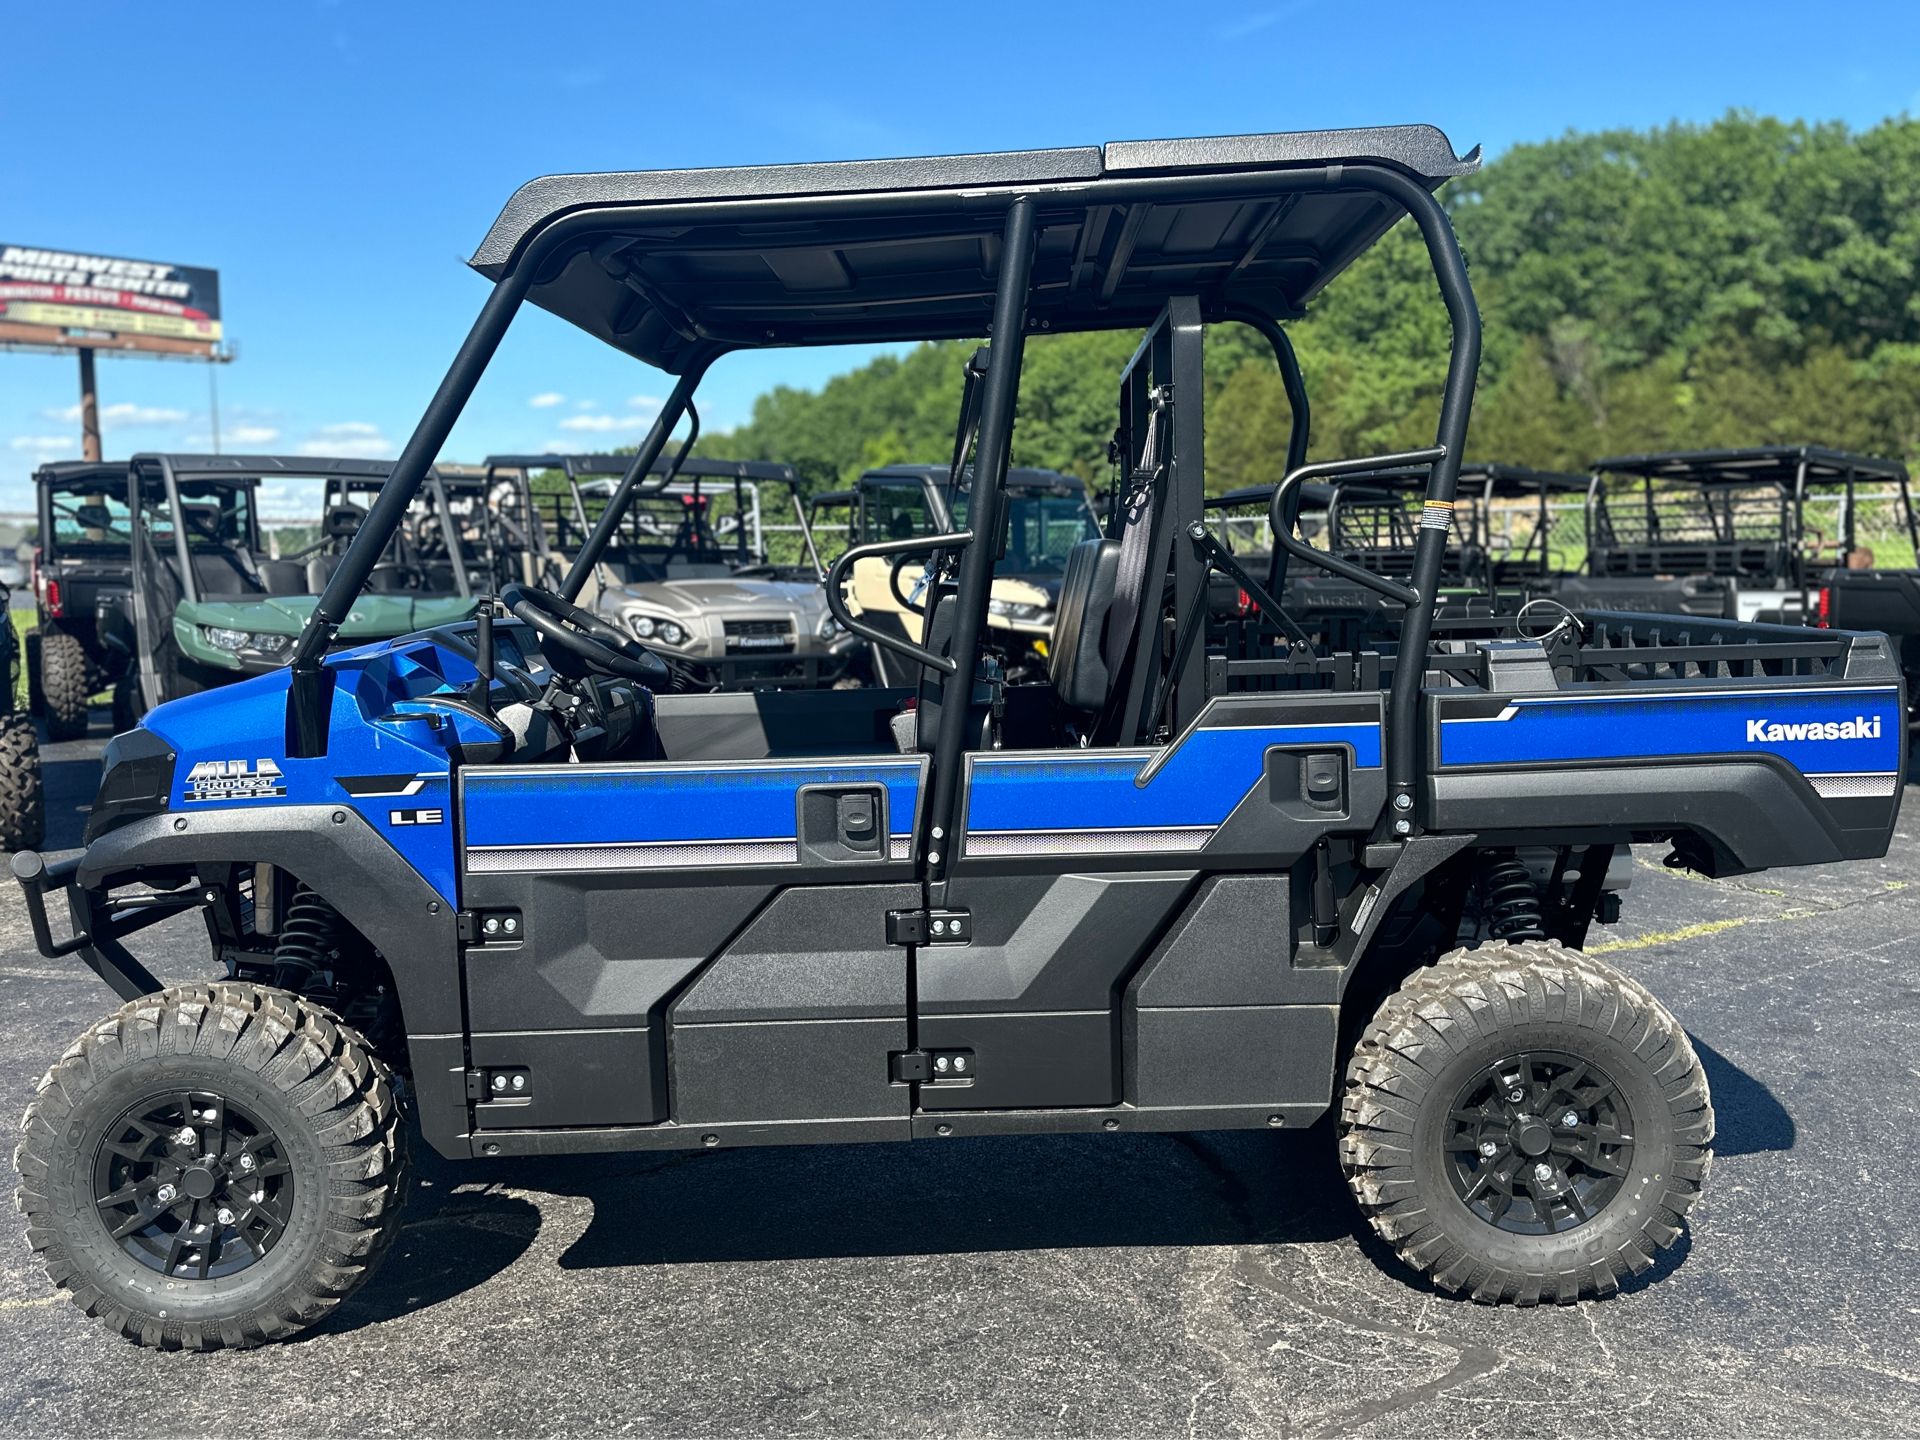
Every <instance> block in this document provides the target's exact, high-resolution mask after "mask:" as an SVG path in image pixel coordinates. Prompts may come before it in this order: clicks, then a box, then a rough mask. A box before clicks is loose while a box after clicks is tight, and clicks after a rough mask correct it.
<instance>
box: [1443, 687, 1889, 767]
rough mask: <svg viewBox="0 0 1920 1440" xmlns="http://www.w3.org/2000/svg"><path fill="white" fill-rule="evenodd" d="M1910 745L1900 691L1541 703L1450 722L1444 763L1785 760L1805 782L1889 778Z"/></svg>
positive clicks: (1517, 703) (1536, 699) (1540, 699)
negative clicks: (1821, 777)
mask: <svg viewBox="0 0 1920 1440" xmlns="http://www.w3.org/2000/svg"><path fill="white" fill-rule="evenodd" d="M1905 739H1906V723H1905V717H1904V716H1903V715H1902V714H1901V709H1900V692H1899V689H1898V687H1896V686H1892V685H1888V686H1884V687H1865V686H1847V687H1844V688H1840V687H1832V686H1828V687H1822V688H1800V689H1794V688H1789V687H1780V688H1777V689H1754V690H1715V691H1702V692H1700V693H1698V694H1691V695H1688V694H1678V693H1675V692H1673V691H1671V690H1669V691H1666V692H1664V693H1660V694H1653V695H1617V694H1615V695H1596V696H1592V697H1587V696H1569V695H1540V696H1528V697H1524V698H1518V699H1515V700H1514V701H1513V702H1512V703H1510V704H1509V705H1508V706H1507V707H1506V708H1505V710H1503V711H1502V712H1501V713H1500V714H1499V715H1498V716H1494V717H1490V718H1487V719H1464V718H1448V719H1443V720H1442V721H1441V722H1440V763H1441V765H1443V766H1450V765H1537V764H1553V763H1556V762H1564V761H1576V760H1655V759H1668V758H1677V757H1683V756H1706V755H1714V756H1720V755H1730V756H1741V755H1752V754H1756V753H1759V754H1768V755H1777V756H1779V757H1780V758H1781V759H1782V760H1785V761H1786V762H1787V763H1788V764H1789V765H1792V766H1793V767H1794V768H1795V769H1797V770H1799V771H1800V772H1801V773H1802V774H1805V775H1866V774H1875V775H1884V774H1891V773H1894V772H1897V771H1898V770H1899V769H1900V762H1901V750H1902V747H1903V745H1904V742H1905Z"/></svg>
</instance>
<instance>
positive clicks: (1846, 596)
mask: <svg viewBox="0 0 1920 1440" xmlns="http://www.w3.org/2000/svg"><path fill="white" fill-rule="evenodd" d="M1827 455H1828V457H1829V467H1828V468H1829V469H1832V468H1838V469H1839V470H1840V472H1841V473H1840V475H1839V477H1838V479H1837V480H1835V479H1834V478H1832V477H1831V475H1829V476H1828V477H1826V485H1825V489H1826V490H1827V492H1828V493H1829V495H1833V496H1835V498H1836V499H1837V511H1836V513H1835V515H1833V516H1831V517H1829V516H1822V517H1821V519H1822V520H1823V521H1824V522H1825V527H1826V528H1825V530H1824V532H1821V533H1815V527H1814V526H1813V525H1810V524H1806V523H1805V522H1803V525H1802V528H1803V530H1804V531H1805V532H1806V539H1805V541H1804V542H1803V548H1804V550H1805V553H1806V557H1807V564H1806V568H1807V569H1808V570H1817V573H1815V574H1813V576H1812V581H1811V583H1812V587H1813V593H1812V595H1811V597H1810V598H1809V601H1808V605H1807V609H1808V612H1809V615H1810V617H1811V619H1812V621H1813V623H1814V624H1815V625H1818V626H1820V627H1821V628H1822V629H1834V630H1847V629H1860V630H1880V631H1884V632H1885V633H1886V634H1887V635H1888V636H1890V637H1891V638H1892V640H1893V642H1894V643H1895V644H1896V645H1898V646H1899V647H1900V668H1901V670H1903V671H1904V672H1905V673H1906V677H1907V703H1908V706H1909V714H1910V715H1911V713H1912V707H1913V706H1914V705H1915V704H1916V703H1920V525H1916V524H1915V520H1914V513H1913V493H1912V489H1911V487H1910V484H1909V481H1908V477H1907V467H1906V466H1904V465H1902V464H1901V463H1900V462H1899V461H1897V460H1876V459H1872V458H1869V457H1867V456H1863V455H1843V454H1839V453H1837V452H1827ZM1863 517H1871V518H1872V520H1873V521H1874V522H1876V523H1873V524H1871V525H1870V526H1869V525H1866V524H1863V523H1862V520H1863ZM1903 561H1906V562H1915V563H1904V564H1903V563H1901V562H1903Z"/></svg>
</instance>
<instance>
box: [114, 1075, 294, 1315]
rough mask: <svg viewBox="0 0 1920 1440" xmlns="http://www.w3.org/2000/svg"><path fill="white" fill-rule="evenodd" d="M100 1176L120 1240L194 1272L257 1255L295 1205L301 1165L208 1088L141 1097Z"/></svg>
mask: <svg viewBox="0 0 1920 1440" xmlns="http://www.w3.org/2000/svg"><path fill="white" fill-rule="evenodd" d="M93 1183H94V1195H95V1197H96V1198H95V1200H94V1208H95V1210H96V1212H97V1213H98V1214H99V1216H100V1220H101V1223H102V1224H104V1225H105V1226H106V1227H107V1233H108V1234H109V1235H111V1236H112V1237H113V1239H114V1240H115V1241H117V1242H118V1243H119V1245H120V1248H121V1249H122V1250H124V1251H125V1252H126V1253H127V1254H128V1255H131V1256H132V1257H133V1258H134V1259H136V1260H138V1261H139V1262H140V1263H141V1264H142V1265H145V1266H146V1267H147V1268H149V1269H151V1270H157V1271H159V1272H160V1273H161V1274H162V1275H166V1276H170V1277H178V1278H183V1279H188V1280H217V1279H219V1278H221V1277H222V1276H226V1275H232V1274H235V1273H237V1272H239V1271H241V1270H244V1269H246V1268H247V1267H248V1266H250V1265H253V1264H255V1263H257V1262H258V1261H259V1260H260V1258H261V1257H262V1256H264V1255H265V1254H266V1253H267V1252H268V1251H269V1250H271V1249H272V1248H273V1246H274V1245H275V1244H276V1243H277V1242H278V1241H279V1239H280V1236H281V1235H282V1233H283V1232H284V1231H285V1229H286V1225H287V1221H288V1219H289V1218H290V1217H291V1215H292V1213H293V1171H292V1166H291V1165H290V1164H289V1163H288V1160H287V1156H286V1153H285V1149H284V1147H283V1146H282V1145H281V1143H280V1140H279V1138H278V1137H277V1136H276V1135H275V1134H274V1133H273V1131H272V1130H270V1129H268V1128H267V1126H266V1125H265V1124H264V1123H263V1122H262V1121H261V1120H260V1119H259V1117H257V1116H256V1115H254V1114H253V1113H252V1112H251V1111H249V1110H247V1109H245V1108H244V1107H242V1106H240V1105H236V1104H235V1103H233V1102H232V1101H230V1100H227V1099H226V1098H224V1097H223V1096H220V1095H216V1094H213V1093H211V1092H208V1091H201V1090H193V1091H175V1092H173V1093H170V1094H165V1095H159V1096H153V1097H150V1098H148V1099H146V1100H143V1101H141V1102H139V1103H138V1104H136V1105H134V1106H133V1107H132V1108H131V1109H129V1110H128V1111H127V1112H126V1113H125V1114H124V1115H122V1116H121V1117H120V1119H118V1120H117V1121H115V1122H114V1123H113V1124H112V1125H110V1126H108V1127H107V1131H106V1133H105V1134H104V1135H103V1136H102V1137H101V1140H100V1148H99V1150H98V1152H97V1154H96V1156H95V1159H94V1166H93Z"/></svg>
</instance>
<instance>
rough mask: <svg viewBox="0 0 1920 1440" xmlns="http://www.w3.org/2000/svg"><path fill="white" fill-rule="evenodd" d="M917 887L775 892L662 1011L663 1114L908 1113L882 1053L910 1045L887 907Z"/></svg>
mask: <svg viewBox="0 0 1920 1440" xmlns="http://www.w3.org/2000/svg"><path fill="white" fill-rule="evenodd" d="M919 903H920V887H919V886H918V885H819V886H806V887H802V888H796V889H791V890H784V891H782V892H781V893H780V894H779V895H778V896H777V897H775V899H774V901H773V903H772V904H770V905H768V906H767V907H766V908H765V909H764V910H762V911H761V912H760V913H759V915H757V916H756V917H755V918H754V920H753V923H752V924H751V925H749V926H748V927H747V928H746V930H745V931H744V932H742V933H741V935H740V936H739V938H737V939H736V940H735V941H734V942H733V943H732V944H730V945H729V946H728V947H727V948H726V951H725V952H724V953H723V954H721V955H720V956H719V957H718V958H716V959H715V960H714V961H713V963H712V964H711V965H708V966H707V967H706V968H705V969H703V970H702V971H701V972H700V974H699V977H698V978H697V979H696V980H695V981H694V982H693V984H692V985H690V986H689V987H688V988H687V990H686V992H685V993H684V994H683V995H681V996H680V998H679V999H678V1000H676V1001H675V1002H674V1003H673V1006H672V1008H671V1010H670V1011H669V1014H668V1032H667V1037H668V1063H669V1070H670V1074H671V1093H672V1097H673V1118H674V1119H675V1120H676V1121H678V1122H679V1123H681V1124H683V1125H694V1124H708V1123H714V1124H724V1123H728V1122H739V1121H782V1120H847V1119H881V1118H887V1117H893V1118H897V1119H899V1120H901V1121H902V1122H904V1121H905V1120H906V1118H907V1109H908V1100H909V1089H908V1087H907V1086H906V1085H896V1084H893V1083H892V1082H891V1080H890V1079H889V1075H888V1061H887V1057H888V1055H889V1054H891V1053H892V1052H894V1051H899V1050H905V1049H906V1048H907V952H906V951H905V950H904V949H903V948H901V947H900V946H898V945H889V944H888V943H887V940H886V913H887V911H889V910H904V909H910V908H913V907H915V906H917V905H918V904H919Z"/></svg>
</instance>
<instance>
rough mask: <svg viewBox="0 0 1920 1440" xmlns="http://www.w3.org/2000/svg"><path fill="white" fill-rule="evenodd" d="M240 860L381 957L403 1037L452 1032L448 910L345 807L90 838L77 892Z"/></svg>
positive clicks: (198, 816) (455, 1025)
mask: <svg viewBox="0 0 1920 1440" xmlns="http://www.w3.org/2000/svg"><path fill="white" fill-rule="evenodd" d="M239 863H266V864H270V865H276V866H278V867H280V868H281V869H283V870H285V871H287V872H288V873H289V874H291V875H293V876H294V877H295V878H297V879H299V880H302V881H304V882H305V883H306V884H307V885H308V886H309V887H311V888H312V889H313V890H315V891H316V892H318V893H319V894H320V895H321V896H323V897H325V899H326V900H327V901H328V903H330V904H331V905H333V907H334V908H335V909H337V910H338V911H339V912H340V914H341V915H342V917H344V918H345V919H346V921H347V923H348V924H350V925H352V926H353V927H354V928H355V929H356V930H358V931H359V932H360V933H361V934H362V935H364V936H365V937H366V938H367V939H368V941H370V942H371V943H372V944H373V946H374V947H375V948H376V949H378V950H379V951H380V953H381V955H382V956H384V957H385V959H386V962H387V968H388V969H389V970H390V971H391V972H392V973H393V983H394V986H395V989H396V990H397V991H398V994H397V997H396V998H397V999H398V1000H399V1002H400V1015H401V1020H402V1022H403V1024H404V1025H405V1027H406V1031H407V1033H408V1035H409V1036H412V1035H434V1034H441V1035H449V1034H451V1035H457V1034H459V1033H461V1031H462V1029H463V1022H462V1016H461V998H460V965H459V955H460V950H459V922H458V920H457V918H456V916H455V913H454V907H453V906H452V905H450V904H449V903H447V901H446V900H444V899H442V898H441V896H440V894H439V893H438V892H437V891H436V890H435V889H434V888H433V887H432V886H431V885H429V884H428V883H427V882H426V880H425V879H424V878H423V877H422V876H421V875H420V873H419V871H417V870H415V869H414V868H413V867H412V866H411V865H409V864H408V863H407V861H406V860H405V859H404V858H403V857H402V856H401V855H400V853H399V852H398V851H397V850H395V849H394V848H393V846H391V845H390V844H388V843H387V841H386V839H385V838H384V837H383V836H381V835H380V834H379V832H377V831H376V830H375V829H374V828H373V827H372V826H371V825H369V824H368V823H367V822H366V820H364V819H363V818H361V816H360V815H358V814H357V813H355V812H354V811H353V810H351V809H348V808H346V807H344V806H336V805H276V806H273V807H271V808H261V809H244V808H239V807H231V808H226V809H218V810H204V811H192V812H189V813H187V814H180V813H178V812H173V813H169V814H163V815H152V816H148V817H146V818H144V819H140V820H135V821H132V822H130V823H129V824H127V825H124V826H122V827H121V828H119V829H117V830H112V831H109V832H108V833H107V834H105V835H102V836H101V837H100V838H99V839H97V840H95V841H94V842H93V844H92V845H90V846H89V847H88V848H87V852H86V854H85V855H84V856H83V857H82V859H81V862H80V868H79V870H78V872H77V873H76V875H75V879H76V881H77V882H78V883H79V884H80V885H81V886H82V887H83V888H85V889H88V890H106V889H108V888H111V887H112V886H113V885H116V884H124V883H126V882H127V881H129V880H131V879H133V878H135V876H136V875H137V873H138V872H139V871H141V870H146V869H155V868H160V867H167V866H173V867H177V866H182V865H196V866H197V865H205V864H239Z"/></svg>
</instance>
